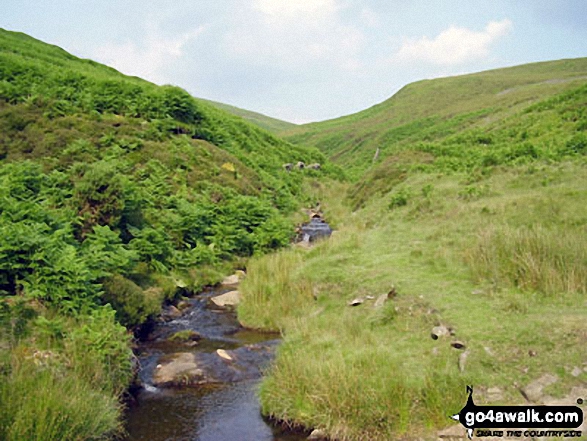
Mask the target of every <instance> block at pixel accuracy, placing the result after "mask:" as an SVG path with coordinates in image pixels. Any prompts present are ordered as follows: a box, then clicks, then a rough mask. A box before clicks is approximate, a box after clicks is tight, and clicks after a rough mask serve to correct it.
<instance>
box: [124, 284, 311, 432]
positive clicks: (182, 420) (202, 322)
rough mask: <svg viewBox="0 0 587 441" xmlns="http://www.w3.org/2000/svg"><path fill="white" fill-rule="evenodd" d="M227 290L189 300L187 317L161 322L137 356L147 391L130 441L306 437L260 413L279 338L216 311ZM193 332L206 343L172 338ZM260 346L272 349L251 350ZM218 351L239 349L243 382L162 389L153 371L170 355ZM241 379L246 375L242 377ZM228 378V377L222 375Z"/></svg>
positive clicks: (132, 418) (133, 409) (133, 416)
mask: <svg viewBox="0 0 587 441" xmlns="http://www.w3.org/2000/svg"><path fill="white" fill-rule="evenodd" d="M225 291H226V290H208V291H206V292H204V293H202V294H200V295H198V296H196V297H194V298H193V299H190V300H189V303H190V306H189V307H188V308H186V309H184V311H183V312H182V315H181V316H180V317H178V318H175V319H173V320H171V321H168V322H162V323H158V324H157V325H156V326H155V327H154V329H153V330H152V331H151V332H150V334H149V336H148V337H147V339H146V340H145V341H143V342H142V343H140V345H139V347H138V349H137V351H136V353H137V356H138V358H139V361H140V365H141V370H140V373H139V376H140V379H141V383H142V384H143V388H142V389H141V390H140V391H139V392H138V394H137V395H136V400H135V401H134V402H133V403H132V404H131V405H130V408H129V411H128V414H127V425H126V430H127V432H128V436H127V438H126V440H127V441H139V440H141V441H172V440H173V441H236V440H238V441H248V440H250V441H278V440H279V441H301V440H304V439H306V436H305V435H304V434H297V433H287V432H284V431H282V430H281V429H279V428H276V427H273V426H272V425H271V424H269V423H268V422H266V421H265V420H264V419H263V418H262V416H261V411H260V405H259V400H258V398H257V387H258V384H259V381H260V378H259V377H260V371H261V370H262V369H263V368H265V367H266V366H267V364H268V363H269V362H270V360H271V358H272V354H273V352H274V351H273V349H274V348H275V347H276V346H277V344H278V343H279V340H278V337H279V336H278V335H276V334H264V333H258V332H254V331H250V330H245V329H243V328H242V327H240V325H239V323H238V321H237V319H236V316H235V313H234V312H232V311H230V310H226V309H220V308H215V307H212V306H210V301H209V298H210V297H212V296H214V295H218V294H221V293H223V292H225ZM182 330H193V331H196V332H198V333H199V334H200V335H201V337H202V340H200V341H199V342H198V344H197V345H195V346H193V347H190V346H187V345H186V343H185V342H172V341H169V340H168V338H169V337H170V336H171V335H173V334H174V333H175V332H177V331H182ZM250 345H253V346H254V347H257V346H260V347H262V348H265V349H267V350H263V351H254V350H253V351H248V350H247V348H249V347H251V346H250ZM217 349H225V350H235V353H236V354H238V355H239V356H241V354H242V357H243V358H245V357H246V360H245V362H246V363H245V366H246V367H245V369H246V370H248V372H245V375H243V376H242V378H244V379H242V380H241V381H233V380H234V378H229V377H228V376H227V377H226V381H220V382H215V383H214V384H206V385H199V386H191V387H175V388H157V387H155V386H153V385H152V378H153V372H154V371H155V369H157V365H158V364H159V363H160V362H161V360H162V359H165V357H166V356H169V355H170V354H174V353H178V352H194V353H197V354H198V355H199V356H202V357H204V358H205V357H213V355H214V352H215V351H216V350H217ZM239 375H240V374H239ZM220 378H221V379H222V375H220Z"/></svg>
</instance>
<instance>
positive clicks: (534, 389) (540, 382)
mask: <svg viewBox="0 0 587 441" xmlns="http://www.w3.org/2000/svg"><path fill="white" fill-rule="evenodd" d="M557 381H558V377H557V376H556V375H552V374H545V375H543V376H542V377H540V378H538V379H537V380H534V381H533V382H532V383H530V384H529V385H528V386H526V387H525V388H523V389H520V392H521V393H522V395H523V396H524V398H525V399H526V400H527V401H529V402H531V403H538V402H539V401H541V399H542V397H543V390H544V388H546V387H548V386H550V385H552V384H554V383H556V382H557Z"/></svg>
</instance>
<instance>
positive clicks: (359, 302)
mask: <svg viewBox="0 0 587 441" xmlns="http://www.w3.org/2000/svg"><path fill="white" fill-rule="evenodd" d="M363 303H365V298H364V297H357V298H356V299H353V300H351V301H350V302H348V303H347V305H348V306H359V305H362V304H363Z"/></svg>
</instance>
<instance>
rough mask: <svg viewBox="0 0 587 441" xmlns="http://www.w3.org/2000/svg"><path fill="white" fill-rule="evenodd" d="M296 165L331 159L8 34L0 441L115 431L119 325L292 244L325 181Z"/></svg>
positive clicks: (122, 367)
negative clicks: (305, 187) (302, 207)
mask: <svg viewBox="0 0 587 441" xmlns="http://www.w3.org/2000/svg"><path fill="white" fill-rule="evenodd" d="M295 161H306V162H320V163H323V164H324V156H323V155H322V154H321V153H320V152H319V151H317V150H316V149H313V148H305V147H297V146H292V145H291V144H289V143H287V142H285V141H283V140H281V139H279V138H276V137H275V136H273V135H271V134H270V133H268V132H266V131H264V130H262V129H260V128H258V127H256V126H254V125H251V124H249V123H247V122H245V121H244V120H242V119H241V118H238V117H236V116H233V115H231V114H229V113H226V112H224V111H222V110H219V109H217V108H215V107H213V106H211V105H210V104H207V103H205V102H203V101H200V100H197V99H194V98H193V97H191V96H190V95H189V94H188V93H186V92H185V91H183V90H182V89H180V88H177V87H172V86H164V87H159V86H155V85H154V84H151V83H149V82H146V81H143V80H141V79H139V78H133V77H127V76H124V75H122V74H120V73H119V72H117V71H115V70H114V69H111V68H109V67H106V66H103V65H100V64H98V63H95V62H93V61H90V60H81V59H79V58H76V57H74V56H72V55H70V54H68V53H67V52H65V51H63V50H62V49H60V48H58V47H55V46H51V45H48V44H45V43H42V42H40V41H37V40H35V39H33V38H31V37H29V36H26V35H24V34H19V33H14V32H8V31H4V30H0V408H2V409H3V415H2V417H0V438H1V439H6V440H14V441H16V440H22V439H60V440H79V439H105V436H106V435H107V434H114V433H116V432H118V431H119V430H120V427H121V426H120V413H121V406H120V404H119V398H120V396H121V395H122V394H123V393H124V391H125V390H126V389H127V387H128V385H129V382H130V381H131V379H132V374H133V362H132V360H133V359H132V353H131V351H130V336H129V334H128V333H127V331H126V329H125V328H124V327H123V326H121V325H124V326H126V327H129V328H134V327H135V326H136V325H139V324H141V323H143V322H145V321H146V320H148V319H149V318H152V317H153V316H154V315H156V314H157V313H158V311H159V310H160V307H161V305H162V303H163V302H173V301H174V300H176V299H177V298H178V297H179V296H180V295H182V293H183V294H187V293H189V292H193V291H195V290H198V289H200V288H201V287H202V285H203V284H205V283H215V282H217V281H218V280H219V278H221V277H222V272H221V271H228V270H229V269H230V268H229V267H230V265H231V264H227V263H226V262H232V265H243V262H242V259H243V258H247V257H249V256H251V255H253V254H260V253H263V252H266V251H268V250H273V249H276V248H279V247H281V246H284V245H287V244H289V241H290V238H291V236H292V234H293V225H292V222H291V221H289V219H288V216H289V214H290V213H291V212H292V211H293V210H294V209H295V208H297V207H298V206H299V204H300V203H301V202H302V201H303V199H304V195H303V194H302V184H303V180H304V176H305V175H306V174H308V173H309V174H311V173H314V175H319V173H318V172H315V171H308V173H304V172H302V171H292V172H291V173H288V172H287V171H285V170H284V169H283V167H282V165H283V163H286V162H295ZM320 173H321V174H328V173H329V166H328V164H324V167H323V170H322V171H321V172H320ZM135 368H136V366H135ZM33 420H34V421H33Z"/></svg>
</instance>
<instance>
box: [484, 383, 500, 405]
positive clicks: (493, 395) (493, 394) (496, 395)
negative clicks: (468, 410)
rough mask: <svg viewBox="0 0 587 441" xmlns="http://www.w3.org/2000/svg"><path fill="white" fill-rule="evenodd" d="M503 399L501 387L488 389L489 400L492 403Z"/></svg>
mask: <svg viewBox="0 0 587 441" xmlns="http://www.w3.org/2000/svg"><path fill="white" fill-rule="evenodd" d="M502 399H503V391H502V390H501V389H500V388H499V387H490V388H489V389H487V400H489V402H490V403H492V402H495V401H500V400H502Z"/></svg>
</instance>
